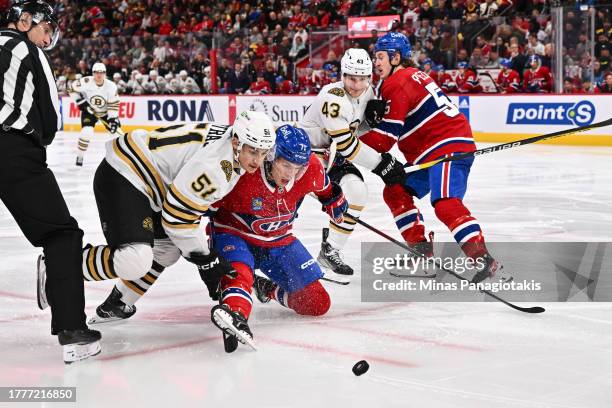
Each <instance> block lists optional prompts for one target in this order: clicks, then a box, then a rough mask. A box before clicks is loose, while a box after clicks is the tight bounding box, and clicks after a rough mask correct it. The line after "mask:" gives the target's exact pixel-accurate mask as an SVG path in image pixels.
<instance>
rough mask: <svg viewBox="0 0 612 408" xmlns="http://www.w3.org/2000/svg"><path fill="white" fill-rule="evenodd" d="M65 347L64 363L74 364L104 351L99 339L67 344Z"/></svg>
mask: <svg viewBox="0 0 612 408" xmlns="http://www.w3.org/2000/svg"><path fill="white" fill-rule="evenodd" d="M63 348H64V363H66V364H72V363H75V362H77V361H82V360H86V359H88V358H89V357H93V356H97V355H98V354H100V352H101V351H102V347H100V342H99V341H97V340H96V341H94V342H93V343H87V344H78V343H77V344H66V345H65V346H63Z"/></svg>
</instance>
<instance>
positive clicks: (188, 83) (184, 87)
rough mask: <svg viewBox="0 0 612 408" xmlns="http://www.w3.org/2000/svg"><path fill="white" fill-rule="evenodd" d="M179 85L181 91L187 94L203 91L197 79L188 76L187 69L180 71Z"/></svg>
mask: <svg viewBox="0 0 612 408" xmlns="http://www.w3.org/2000/svg"><path fill="white" fill-rule="evenodd" d="M178 86H179V88H180V91H179V92H180V93H182V94H185V95H190V94H197V93H200V92H201V90H200V87H199V86H198V83H197V82H196V81H195V79H193V78H192V77H190V76H188V75H187V71H185V70H184V69H183V70H181V72H179V75H178Z"/></svg>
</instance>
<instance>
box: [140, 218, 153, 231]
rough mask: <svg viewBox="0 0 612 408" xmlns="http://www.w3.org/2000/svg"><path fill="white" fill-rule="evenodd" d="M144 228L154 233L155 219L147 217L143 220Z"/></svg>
mask: <svg viewBox="0 0 612 408" xmlns="http://www.w3.org/2000/svg"><path fill="white" fill-rule="evenodd" d="M142 228H144V229H146V230H147V231H151V232H153V219H152V218H151V217H147V218H145V219H144V220H142Z"/></svg>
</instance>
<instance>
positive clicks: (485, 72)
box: [478, 71, 501, 94]
mask: <svg viewBox="0 0 612 408" xmlns="http://www.w3.org/2000/svg"><path fill="white" fill-rule="evenodd" d="M478 75H484V76H486V77H489V79H490V80H491V82H493V86H494V87H495V91H496V92H495V93H498V94H500V93H501V91H500V89H499V86H498V85H497V81H495V79H493V75H491V73H490V72H489V71H484V72H478Z"/></svg>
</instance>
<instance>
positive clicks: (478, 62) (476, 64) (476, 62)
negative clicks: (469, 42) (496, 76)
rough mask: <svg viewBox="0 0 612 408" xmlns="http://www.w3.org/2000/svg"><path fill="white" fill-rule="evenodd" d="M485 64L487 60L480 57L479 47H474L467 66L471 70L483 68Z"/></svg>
mask: <svg viewBox="0 0 612 408" xmlns="http://www.w3.org/2000/svg"><path fill="white" fill-rule="evenodd" d="M486 63H487V59H486V58H485V57H483V56H482V51H481V49H480V48H479V47H475V48H474V50H473V51H472V55H471V56H470V61H469V62H468V65H469V66H470V67H472V68H484V66H485V64H486Z"/></svg>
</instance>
